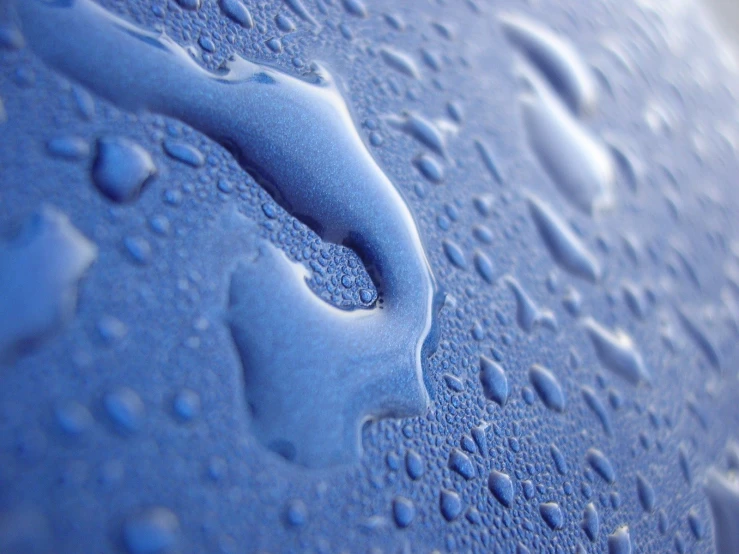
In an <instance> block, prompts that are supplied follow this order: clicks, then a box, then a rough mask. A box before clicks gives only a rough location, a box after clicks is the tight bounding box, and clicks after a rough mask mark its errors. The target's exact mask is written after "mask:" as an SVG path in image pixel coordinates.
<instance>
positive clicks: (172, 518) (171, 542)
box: [123, 506, 180, 554]
mask: <svg viewBox="0 0 739 554" xmlns="http://www.w3.org/2000/svg"><path fill="white" fill-rule="evenodd" d="M179 527H180V524H179V521H178V520H177V516H176V515H174V513H173V512H172V511H171V510H169V509H168V508H164V507H162V506H155V507H152V508H148V509H146V510H143V511H141V512H140V513H138V514H136V515H133V516H130V517H129V518H128V519H127V520H126V522H125V523H124V525H123V542H124V543H125V545H126V548H128V551H129V552H131V554H158V553H160V552H167V551H170V550H171V549H173V548H174V546H175V543H176V542H177V535H178V533H179Z"/></svg>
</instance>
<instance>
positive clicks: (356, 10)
mask: <svg viewBox="0 0 739 554" xmlns="http://www.w3.org/2000/svg"><path fill="white" fill-rule="evenodd" d="M342 4H343V5H344V9H345V10H346V12H347V13H348V14H350V15H353V16H354V17H362V18H364V17H367V6H365V5H364V2H362V0H342Z"/></svg>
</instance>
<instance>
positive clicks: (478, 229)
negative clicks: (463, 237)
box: [472, 225, 494, 245]
mask: <svg viewBox="0 0 739 554" xmlns="http://www.w3.org/2000/svg"><path fill="white" fill-rule="evenodd" d="M472 236H473V237H475V239H476V240H478V241H479V242H481V243H482V244H486V245H490V244H493V240H494V239H493V231H491V230H490V227H487V226H486V225H475V226H474V227H473V228H472Z"/></svg>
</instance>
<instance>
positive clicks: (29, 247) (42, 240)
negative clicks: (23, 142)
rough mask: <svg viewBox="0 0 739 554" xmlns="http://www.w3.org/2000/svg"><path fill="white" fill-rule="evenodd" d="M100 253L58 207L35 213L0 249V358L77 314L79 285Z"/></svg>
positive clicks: (31, 343) (34, 341)
mask: <svg viewBox="0 0 739 554" xmlns="http://www.w3.org/2000/svg"><path fill="white" fill-rule="evenodd" d="M96 255H97V248H96V247H95V245H94V244H93V243H91V242H90V241H88V240H87V239H86V238H85V237H84V236H83V235H82V234H81V233H80V232H79V231H78V230H77V229H76V228H75V227H74V226H73V225H72V224H71V223H70V222H69V219H68V218H67V217H66V216H65V215H64V214H62V213H61V212H59V211H57V210H56V209H54V208H52V207H49V206H45V207H43V208H41V209H40V210H39V211H38V212H37V213H36V214H34V215H33V216H32V217H31V218H30V219H29V220H28V221H27V222H26V223H25V225H24V226H23V228H22V229H21V231H20V233H19V234H18V236H16V237H15V238H14V239H13V240H12V241H10V242H7V243H5V244H4V245H0V313H2V314H13V317H3V318H0V359H2V358H12V357H14V356H15V355H18V354H20V353H22V351H24V350H27V349H28V348H31V347H33V346H35V345H37V344H38V343H40V342H41V341H42V340H43V339H44V338H45V337H46V336H48V335H49V334H51V333H53V332H54V331H56V330H58V329H59V328H60V327H61V326H62V325H63V324H65V323H66V322H67V321H69V319H70V318H71V317H72V316H73V314H74V311H75V307H76V303H77V283H78V281H79V280H80V279H81V278H82V275H83V274H84V273H85V271H86V270H87V268H88V267H89V266H90V265H91V264H92V262H93V261H94V260H95V257H96Z"/></svg>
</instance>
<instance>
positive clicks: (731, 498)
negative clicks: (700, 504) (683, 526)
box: [704, 468, 739, 554]
mask: <svg viewBox="0 0 739 554" xmlns="http://www.w3.org/2000/svg"><path fill="white" fill-rule="evenodd" d="M704 490H705V492H706V496H707V497H708V501H709V504H710V506H711V515H712V517H713V528H714V541H715V546H716V552H717V553H718V554H733V553H735V552H739V526H737V524H736V522H737V521H739V479H737V474H736V472H734V471H730V472H728V473H725V474H724V473H720V472H719V471H718V470H717V469H715V468H711V469H709V470H708V473H707V475H706V481H705V485H704Z"/></svg>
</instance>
